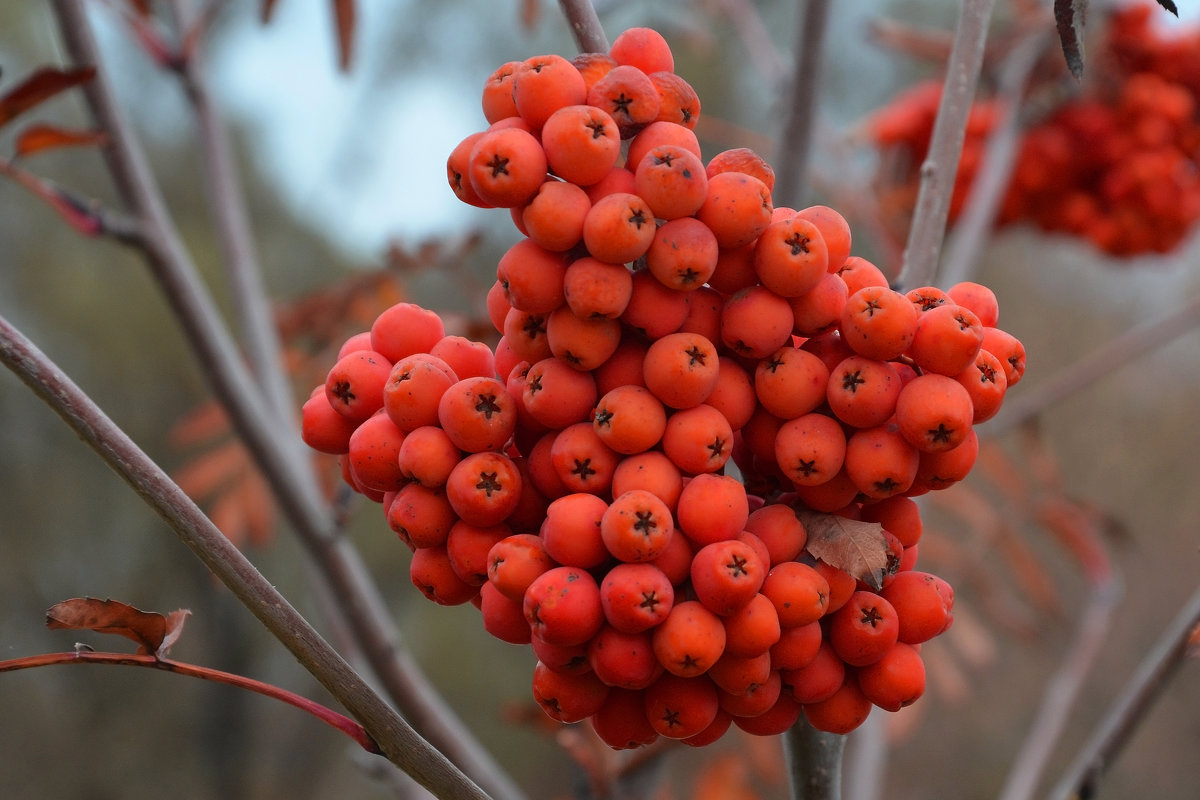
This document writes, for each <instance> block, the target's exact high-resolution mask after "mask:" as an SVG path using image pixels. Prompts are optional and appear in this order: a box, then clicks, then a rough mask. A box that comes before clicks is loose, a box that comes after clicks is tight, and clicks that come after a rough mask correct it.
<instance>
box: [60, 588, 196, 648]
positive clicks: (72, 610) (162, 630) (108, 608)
mask: <svg viewBox="0 0 1200 800" xmlns="http://www.w3.org/2000/svg"><path fill="white" fill-rule="evenodd" d="M191 613H192V612H191V611H188V610H186V609H179V610H178V611H173V612H171V614H170V615H169V616H165V617H164V616H163V615H162V614H159V613H156V612H152V611H140V610H138V609H136V608H134V607H133V606H131V605H129V604H127V603H121V602H118V601H116V600H97V599H95V598H92V597H75V598H72V599H70V600H63V601H62V602H61V603H55V604H54V605H53V606H51V607H50V609H49V610H48V611H47V612H46V627H47V628H49V629H51V630H92V631H96V632H97V633H115V634H117V635H118V636H124V637H125V638H127V639H132V640H133V641H135V642H137V644H138V652H139V653H149V654H153V655H155V656H158V657H160V658H161V657H163V656H165V655H166V654H167V651H168V650H170V649H171V645H173V644H174V643H175V642H176V640H178V639H179V635H180V633H182V631H183V623H184V622H185V621H186V620H187V617H188V615H190V614H191Z"/></svg>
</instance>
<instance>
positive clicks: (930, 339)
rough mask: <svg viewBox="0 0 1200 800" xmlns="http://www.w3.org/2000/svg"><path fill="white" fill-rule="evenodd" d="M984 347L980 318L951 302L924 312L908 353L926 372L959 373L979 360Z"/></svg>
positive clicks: (918, 322) (967, 309) (918, 321)
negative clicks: (977, 357)
mask: <svg viewBox="0 0 1200 800" xmlns="http://www.w3.org/2000/svg"><path fill="white" fill-rule="evenodd" d="M982 346H983V326H982V325H980V324H979V317H977V316H975V312H973V311H971V310H970V309H969V308H964V307H963V306H960V305H958V304H956V303H953V302H948V303H945V304H944V305H940V306H938V307H937V308H932V309H930V310H929V311H926V312H925V313H923V314H921V316H920V319H918V320H917V329H916V331H915V332H914V334H913V340H912V344H910V345H909V347H908V355H909V356H910V357H911V358H912V360H913V362H914V363H915V364H916V365H917V367H919V368H920V369H921V370H922V371H924V372H936V373H938V374H940V375H957V374H959V373H960V372H962V371H963V370H965V369H967V367H969V366H971V365H972V364H974V363H975V356H976V355H978V353H979V351H980V349H981V348H982Z"/></svg>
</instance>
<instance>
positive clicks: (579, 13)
mask: <svg viewBox="0 0 1200 800" xmlns="http://www.w3.org/2000/svg"><path fill="white" fill-rule="evenodd" d="M558 4H559V6H560V7H561V8H562V12H563V16H565V17H566V18H567V23H568V24H569V25H570V26H571V34H572V35H573V36H574V37H575V43H576V44H578V45H579V51H580V52H582V53H607V52H608V37H607V36H606V35H605V34H604V27H603V26H602V25H601V24H600V17H598V16H597V15H596V9H595V8H594V7H593V6H592V3H591V0H559V3H558Z"/></svg>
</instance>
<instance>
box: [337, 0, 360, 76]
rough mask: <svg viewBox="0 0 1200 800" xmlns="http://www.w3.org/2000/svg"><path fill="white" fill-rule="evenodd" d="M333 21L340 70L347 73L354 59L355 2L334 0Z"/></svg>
mask: <svg viewBox="0 0 1200 800" xmlns="http://www.w3.org/2000/svg"><path fill="white" fill-rule="evenodd" d="M333 19H334V23H335V24H336V26H337V45H338V68H339V69H341V70H342V72H345V71H347V70H349V69H350V62H351V61H352V60H353V58H354V26H355V22H356V14H355V6H354V0H333Z"/></svg>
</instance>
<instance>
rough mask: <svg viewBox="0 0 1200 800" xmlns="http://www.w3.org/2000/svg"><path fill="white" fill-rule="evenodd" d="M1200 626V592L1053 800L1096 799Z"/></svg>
mask: <svg viewBox="0 0 1200 800" xmlns="http://www.w3.org/2000/svg"><path fill="white" fill-rule="evenodd" d="M1197 625H1200V590H1197V591H1196V592H1195V593H1194V594H1192V596H1191V597H1190V598H1188V601H1187V603H1185V604H1184V606H1183V608H1182V609H1180V611H1179V613H1178V614H1177V615H1176V616H1175V618H1174V619H1173V620H1171V624H1170V625H1168V626H1167V629H1166V630H1165V631H1163V634H1162V636H1160V637H1159V639H1158V641H1157V642H1156V643H1155V644H1154V646H1153V647H1152V648H1151V649H1150V652H1149V653H1147V654H1146V658H1145V659H1143V661H1142V663H1141V664H1139V665H1138V668H1137V671H1136V672H1134V674H1133V677H1131V678H1130V679H1129V682H1128V683H1127V684H1126V685H1125V688H1124V689H1123V690H1122V691H1121V694H1120V695H1119V696H1118V697H1117V699H1116V700H1115V701H1113V704H1112V705H1111V706H1110V707H1109V709H1108V711H1107V712H1106V713H1105V715H1104V716H1103V717H1102V718H1101V720H1100V722H1099V724H1098V725H1097V726H1096V729H1095V733H1094V734H1093V735H1092V738H1091V739H1089V740H1088V742H1087V744H1085V745H1084V746H1083V749H1081V750H1080V751H1079V754H1078V755H1077V756H1076V757H1075V759H1074V760H1073V761H1072V762H1071V765H1070V766H1069V767H1068V768H1067V771H1066V772H1065V773H1064V774H1063V776H1062V779H1061V780H1060V781H1059V782H1058V784H1056V785H1055V787H1054V790H1053V791H1052V792H1051V793H1050V794H1049V795H1048V796H1049V797H1050V798H1053V800H1068V798H1079V799H1080V800H1083V799H1084V798H1089V797H1095V795H1096V791H1097V785H1098V784H1099V782H1100V778H1101V777H1103V775H1104V771H1105V770H1106V769H1107V768H1108V767H1109V766H1110V765H1111V764H1112V763H1113V761H1115V760H1116V758H1117V756H1118V755H1119V754H1120V752H1121V749H1122V748H1123V747H1124V746H1125V743H1126V741H1128V739H1129V735H1130V734H1131V733H1132V732H1133V730H1134V728H1136V727H1137V724H1138V723H1139V722H1140V721H1141V720H1142V718H1143V717H1144V716H1145V715H1146V713H1147V712H1148V711H1149V710H1150V707H1151V705H1152V704H1153V703H1154V701H1155V699H1156V698H1157V697H1158V695H1159V694H1161V693H1162V692H1163V691H1164V690H1165V689H1166V687H1167V684H1168V683H1169V682H1170V679H1171V677H1172V675H1174V673H1175V671H1176V670H1177V669H1178V668H1179V666H1180V665H1181V664H1182V663H1183V661H1184V659H1185V658H1186V656H1187V652H1188V647H1189V639H1190V637H1191V634H1192V631H1194V630H1195V629H1196V626H1197Z"/></svg>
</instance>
